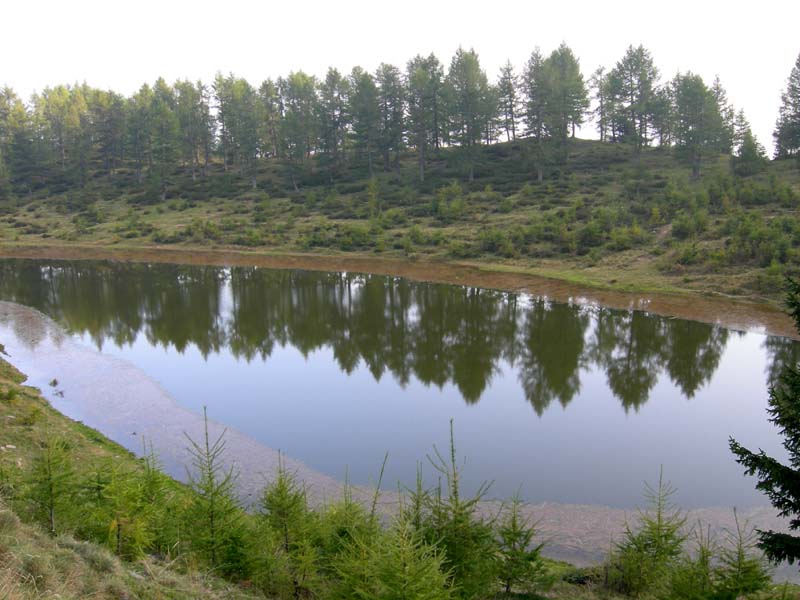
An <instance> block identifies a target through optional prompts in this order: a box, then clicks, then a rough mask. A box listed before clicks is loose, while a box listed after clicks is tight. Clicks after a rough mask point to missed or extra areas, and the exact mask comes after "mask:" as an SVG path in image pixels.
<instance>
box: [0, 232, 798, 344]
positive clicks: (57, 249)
mask: <svg viewBox="0 0 800 600" xmlns="http://www.w3.org/2000/svg"><path fill="white" fill-rule="evenodd" d="M0 258H30V259H55V260H111V261H122V262H146V263H176V264H192V265H215V266H258V267H266V268H275V269H301V270H308V271H350V272H359V273H370V274H376V275H390V276H397V277H404V278H406V279H411V280H414V281H422V282H431V283H447V284H454V285H465V286H471V287H482V288H491V289H498V290H504V291H511V292H520V293H527V294H531V295H533V296H536V297H543V298H547V299H550V300H553V301H556V302H574V303H579V304H586V305H597V306H604V307H608V308H616V309H622V310H642V311H646V312H650V313H653V314H657V315H660V316H665V317H675V318H680V319H687V320H693V321H701V322H704V323H712V324H716V325H720V326H722V327H726V328H729V329H735V330H741V331H761V332H764V333H768V334H771V335H778V336H783V337H789V338H793V339H800V334H798V332H797V331H796V330H795V328H794V324H793V323H792V320H791V319H790V318H789V316H788V315H786V314H785V312H783V311H782V310H780V309H779V308H777V307H775V306H772V305H770V304H766V303H756V302H749V301H745V300H739V299H732V298H725V297H722V296H706V295H701V294H697V293H692V292H688V291H687V292H686V293H674V294H673V293H662V292H658V293H656V292H627V291H617V290H613V289H604V288H596V287H590V286H584V285H578V284H574V283H570V282H566V281H563V280H559V279H551V278H547V277H542V276H538V275H532V274H529V273H525V272H521V271H505V270H499V267H498V266H493V265H490V264H486V265H481V264H471V263H461V262H449V261H448V262H445V261H441V262H440V261H409V260H401V259H393V258H374V257H366V256H357V255H356V256H351V255H341V256H338V255H330V254H328V255H322V254H265V253H256V252H246V251H241V250H231V249H213V248H212V249H197V248H192V249H189V248H174V247H159V246H152V247H119V246H118V247H112V246H90V245H78V244H74V245H61V246H56V245H42V246H35V247H34V246H15V245H0Z"/></svg>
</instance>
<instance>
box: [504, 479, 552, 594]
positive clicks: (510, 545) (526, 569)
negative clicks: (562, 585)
mask: <svg viewBox="0 0 800 600" xmlns="http://www.w3.org/2000/svg"><path fill="white" fill-rule="evenodd" d="M521 509H522V500H521V499H520V497H519V494H515V495H514V497H513V498H512V499H511V505H510V506H509V507H508V508H507V509H506V514H505V516H504V518H503V520H502V521H501V522H500V526H499V528H498V531H497V533H498V535H499V537H500V568H499V578H500V582H501V583H502V585H503V589H504V590H505V593H506V595H509V594H510V593H511V590H512V589H522V590H524V591H526V592H533V591H534V590H536V588H540V587H545V586H546V585H547V576H546V567H545V564H544V561H543V560H542V556H541V551H542V548H543V547H544V543H539V544H534V542H533V538H534V536H535V535H536V528H535V525H533V524H531V523H530V521H529V519H527V518H525V517H524V516H523V515H522V513H521Z"/></svg>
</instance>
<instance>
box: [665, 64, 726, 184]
mask: <svg viewBox="0 0 800 600" xmlns="http://www.w3.org/2000/svg"><path fill="white" fill-rule="evenodd" d="M672 85H673V88H674V93H675V121H674V123H675V124H674V128H675V129H674V139H675V145H676V147H677V150H678V153H679V154H680V155H682V156H683V157H684V158H685V159H686V160H687V161H688V162H689V164H690V165H691V168H692V176H693V177H694V178H698V177H700V169H701V166H702V161H703V158H704V157H705V156H706V155H707V154H708V153H710V152H716V151H718V150H719V145H718V143H719V131H720V128H721V127H722V117H721V116H720V114H719V110H718V105H717V101H716V99H715V98H714V95H713V94H712V93H711V90H709V88H708V87H707V86H706V84H705V83H704V82H703V79H702V77H700V76H699V75H695V74H693V73H685V74H678V75H677V76H676V77H675V79H674V80H673V83H672Z"/></svg>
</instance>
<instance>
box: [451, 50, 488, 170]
mask: <svg viewBox="0 0 800 600" xmlns="http://www.w3.org/2000/svg"><path fill="white" fill-rule="evenodd" d="M446 83H447V88H448V97H449V103H450V104H449V110H448V112H449V116H450V136H451V140H452V142H453V143H455V144H456V145H458V146H459V148H460V149H461V158H462V160H463V161H464V163H465V165H466V169H467V173H468V177H469V180H470V181H472V180H473V179H474V178H475V158H476V148H477V147H478V146H479V145H480V144H481V141H482V140H483V139H484V136H485V133H486V127H487V121H488V120H489V119H492V118H493V117H494V114H493V113H492V112H490V109H491V103H490V102H489V101H488V99H489V98H490V88H489V82H488V80H487V78H486V73H485V72H484V71H483V69H481V66H480V61H479V59H478V55H477V54H476V53H475V51H474V50H464V49H463V48H459V49H458V50H457V51H456V54H455V56H453V60H452V61H451V63H450V69H449V71H448V73H447V82H446Z"/></svg>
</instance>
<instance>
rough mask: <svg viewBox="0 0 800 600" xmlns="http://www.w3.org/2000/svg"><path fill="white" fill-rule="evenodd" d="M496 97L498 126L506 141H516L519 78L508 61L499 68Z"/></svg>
mask: <svg viewBox="0 0 800 600" xmlns="http://www.w3.org/2000/svg"><path fill="white" fill-rule="evenodd" d="M497 97H498V101H499V109H500V124H501V127H502V128H503V130H504V131H505V134H506V141H509V142H510V141H512V140H516V139H517V121H518V120H519V106H520V97H519V78H518V77H517V74H516V73H514V66H513V65H512V64H511V61H510V60H507V61H506V64H504V65H503V66H502V67H501V68H500V78H499V79H498V81H497Z"/></svg>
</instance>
